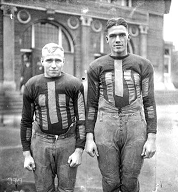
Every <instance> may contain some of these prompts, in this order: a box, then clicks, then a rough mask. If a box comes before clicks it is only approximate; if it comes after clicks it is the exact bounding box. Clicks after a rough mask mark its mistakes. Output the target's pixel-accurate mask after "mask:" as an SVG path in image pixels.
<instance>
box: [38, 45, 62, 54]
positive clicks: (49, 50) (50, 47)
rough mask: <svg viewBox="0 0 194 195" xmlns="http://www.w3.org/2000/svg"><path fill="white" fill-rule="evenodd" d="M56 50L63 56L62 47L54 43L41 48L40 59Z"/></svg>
mask: <svg viewBox="0 0 194 195" xmlns="http://www.w3.org/2000/svg"><path fill="white" fill-rule="evenodd" d="M58 49H59V50H60V51H61V55H62V56H64V49H63V47H62V46H60V45H58V44H56V43H48V44H46V45H45V46H44V47H43V48H42V57H44V56H46V55H48V54H52V53H54V52H55V51H56V50H58Z"/></svg>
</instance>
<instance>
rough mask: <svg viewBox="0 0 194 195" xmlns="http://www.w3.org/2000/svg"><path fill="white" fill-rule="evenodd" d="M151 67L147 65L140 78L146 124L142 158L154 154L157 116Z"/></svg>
mask: <svg viewBox="0 0 194 195" xmlns="http://www.w3.org/2000/svg"><path fill="white" fill-rule="evenodd" d="M153 74H154V71H153V67H152V65H151V64H148V66H147V67H146V69H145V71H144V75H143V78H142V96H143V106H144V113H145V119H146V123H147V134H148V136H147V141H146V143H145V145H144V147H143V151H142V156H143V157H144V158H151V157H152V156H153V155H154V154H155V152H156V133H157V114H156V104H155V98H154V78H153Z"/></svg>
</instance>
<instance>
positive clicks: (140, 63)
mask: <svg viewBox="0 0 194 195" xmlns="http://www.w3.org/2000/svg"><path fill="white" fill-rule="evenodd" d="M128 59H129V61H132V63H133V64H134V65H135V66H137V67H139V68H140V70H141V71H142V72H145V71H150V72H153V65H152V63H151V61H150V60H148V59H147V58H144V57H142V56H139V55H136V54H130V55H129V56H128Z"/></svg>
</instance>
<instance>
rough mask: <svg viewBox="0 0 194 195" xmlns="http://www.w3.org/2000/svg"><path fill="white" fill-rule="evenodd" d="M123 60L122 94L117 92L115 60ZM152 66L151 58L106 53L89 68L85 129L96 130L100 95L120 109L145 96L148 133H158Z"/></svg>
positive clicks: (87, 130) (144, 106) (144, 104)
mask: <svg viewBox="0 0 194 195" xmlns="http://www.w3.org/2000/svg"><path fill="white" fill-rule="evenodd" d="M115 60H121V61H122V62H121V63H122V76H123V96H122V97H121V96H117V95H115V75H114V74H115V73H114V72H115V71H114V61H115ZM153 73H154V71H153V66H152V65H151V63H150V61H149V60H147V59H144V58H142V57H140V56H137V55H134V54H127V55H126V56H123V57H113V56H110V55H106V56H103V57H101V58H98V59H97V60H95V61H93V62H92V63H91V64H90V67H89V70H88V75H87V76H88V94H87V110H86V113H87V114H86V132H87V133H89V132H90V133H93V132H94V127H95V122H96V119H97V112H98V100H99V97H102V98H104V99H105V100H107V101H108V102H109V103H110V104H112V105H113V106H115V107H117V108H118V109H119V108H122V107H125V106H127V105H130V104H131V103H132V102H134V101H135V100H136V99H137V98H142V99H143V105H142V107H143V108H144V112H145V119H146V122H147V133H156V128H157V116H156V105H155V98H154V83H153Z"/></svg>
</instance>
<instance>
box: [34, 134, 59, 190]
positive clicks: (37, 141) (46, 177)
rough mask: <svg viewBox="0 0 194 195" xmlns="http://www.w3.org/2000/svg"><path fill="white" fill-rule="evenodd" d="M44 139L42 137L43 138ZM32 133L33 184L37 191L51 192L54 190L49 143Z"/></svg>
mask: <svg viewBox="0 0 194 195" xmlns="http://www.w3.org/2000/svg"><path fill="white" fill-rule="evenodd" d="M43 139H44V138H43ZM43 139H42V138H40V137H39V136H36V134H34V136H33V138H32V141H31V150H32V156H33V158H34V161H35V165H36V169H35V171H34V179H35V186H36V190H37V191H38V192H51V191H54V190H55V186H54V177H55V174H54V171H53V169H52V166H51V164H53V163H52V155H51V153H50V152H49V143H47V142H44V141H43Z"/></svg>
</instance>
